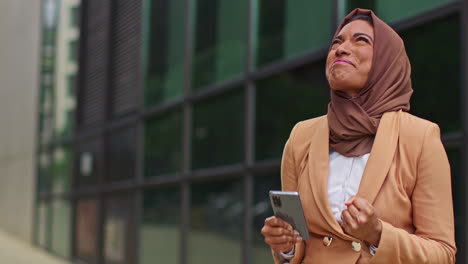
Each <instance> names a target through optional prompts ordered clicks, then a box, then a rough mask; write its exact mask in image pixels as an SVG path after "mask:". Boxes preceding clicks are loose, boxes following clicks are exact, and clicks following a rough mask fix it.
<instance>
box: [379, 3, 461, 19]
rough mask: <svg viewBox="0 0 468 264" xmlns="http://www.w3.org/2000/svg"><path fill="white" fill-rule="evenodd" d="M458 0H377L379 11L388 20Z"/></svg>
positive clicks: (405, 16)
mask: <svg viewBox="0 0 468 264" xmlns="http://www.w3.org/2000/svg"><path fill="white" fill-rule="evenodd" d="M455 1H456V0H412V1H405V0H394V1H388V0H377V12H379V14H380V16H381V18H382V19H384V20H386V21H392V22H393V21H396V20H400V19H403V18H407V17H410V16H413V15H417V14H420V13H422V12H424V11H428V10H430V9H433V8H437V7H439V6H442V5H444V4H447V3H450V2H455Z"/></svg>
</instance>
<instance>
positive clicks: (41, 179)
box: [37, 152, 52, 192]
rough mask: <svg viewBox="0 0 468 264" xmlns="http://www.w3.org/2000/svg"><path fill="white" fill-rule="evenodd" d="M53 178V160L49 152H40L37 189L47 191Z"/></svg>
mask: <svg viewBox="0 0 468 264" xmlns="http://www.w3.org/2000/svg"><path fill="white" fill-rule="evenodd" d="M51 180H52V161H51V155H50V154H49V153H48V152H41V153H39V159H38V175H37V190H38V191H39V192H47V191H49V190H50V181H51Z"/></svg>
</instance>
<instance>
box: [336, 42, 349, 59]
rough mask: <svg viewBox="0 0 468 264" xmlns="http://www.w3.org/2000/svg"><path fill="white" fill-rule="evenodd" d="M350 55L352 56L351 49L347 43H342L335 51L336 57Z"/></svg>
mask: <svg viewBox="0 0 468 264" xmlns="http://www.w3.org/2000/svg"><path fill="white" fill-rule="evenodd" d="M349 54H350V49H349V47H348V42H347V41H345V42H343V43H341V44H340V45H339V46H338V47H337V48H336V50H335V55H336V56H342V55H349Z"/></svg>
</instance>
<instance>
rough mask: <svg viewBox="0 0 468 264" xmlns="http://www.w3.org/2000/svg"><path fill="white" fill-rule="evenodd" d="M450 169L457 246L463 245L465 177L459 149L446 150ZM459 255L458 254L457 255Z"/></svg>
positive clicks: (461, 246)
mask: <svg viewBox="0 0 468 264" xmlns="http://www.w3.org/2000/svg"><path fill="white" fill-rule="evenodd" d="M447 155H448V157H449V160H450V167H451V169H452V194H453V195H452V196H453V207H454V208H453V209H454V215H455V241H456V244H457V247H458V248H464V246H465V238H464V234H465V225H466V221H465V219H466V217H465V214H464V212H465V205H466V204H465V192H466V190H465V189H464V187H465V181H466V180H465V179H463V177H462V173H461V170H462V164H461V150H460V149H452V150H448V151H447ZM458 257H460V256H458Z"/></svg>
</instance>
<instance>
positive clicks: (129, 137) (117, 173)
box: [107, 127, 136, 181]
mask: <svg viewBox="0 0 468 264" xmlns="http://www.w3.org/2000/svg"><path fill="white" fill-rule="evenodd" d="M107 156H108V161H109V163H108V171H107V179H108V180H109V181H118V180H127V179H132V178H135V166H136V129H135V128H134V127H130V128H125V129H122V130H119V131H116V132H113V133H112V134H111V135H110V136H109V145H108V154H107Z"/></svg>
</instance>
